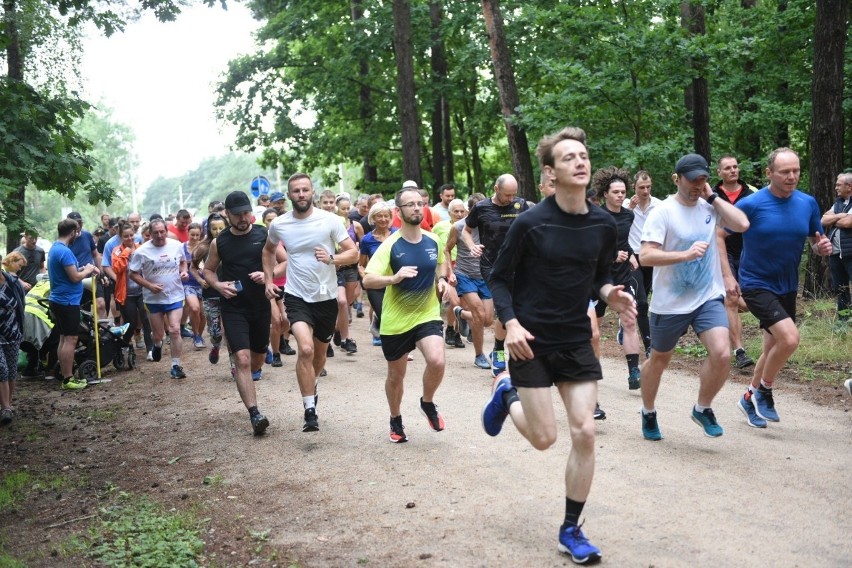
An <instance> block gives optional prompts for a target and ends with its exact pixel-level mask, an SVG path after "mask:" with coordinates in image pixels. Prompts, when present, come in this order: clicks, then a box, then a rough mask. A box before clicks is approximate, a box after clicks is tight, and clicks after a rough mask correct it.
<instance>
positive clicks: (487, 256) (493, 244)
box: [465, 198, 530, 271]
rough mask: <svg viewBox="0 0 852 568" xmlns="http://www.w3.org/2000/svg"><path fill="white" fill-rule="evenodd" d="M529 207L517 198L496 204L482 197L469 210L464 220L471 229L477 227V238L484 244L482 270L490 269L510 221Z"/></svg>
mask: <svg viewBox="0 0 852 568" xmlns="http://www.w3.org/2000/svg"><path fill="white" fill-rule="evenodd" d="M529 208H530V205H529V203H527V202H526V201H524V200H523V199H519V198H516V199H513V200H512V202H511V203H510V204H508V205H497V204H495V203H494V201H493V200H492V199H483V200H482V201H480V202H479V203H477V204H476V205H474V206H473V209H471V210H470V214H469V215H468V216H467V217H465V222H466V223H467V226H468V227H470V228H471V229H479V240H480V242H481V243H482V244H483V245H485V252H484V253H483V255H482V256H481V257H480V264H481V266H482V268H483V270H489V271H490V270H491V267H492V266H493V265H494V260H495V259H496V258H497V251H498V250H500V245H502V244H503V240H504V239H505V238H506V233H507V232H509V227H510V226H511V225H512V222H513V221H514V220H515V219H517V217H518V215H520V214H521V213H523V212H524V211H526V210H527V209H529Z"/></svg>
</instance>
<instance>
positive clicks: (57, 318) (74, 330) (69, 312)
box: [49, 302, 80, 335]
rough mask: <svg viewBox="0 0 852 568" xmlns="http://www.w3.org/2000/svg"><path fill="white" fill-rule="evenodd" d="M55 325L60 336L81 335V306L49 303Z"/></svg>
mask: <svg viewBox="0 0 852 568" xmlns="http://www.w3.org/2000/svg"><path fill="white" fill-rule="evenodd" d="M49 305H50V311H51V313H52V314H53V320H54V325H55V326H56V328H57V329H58V330H59V335H80V305H79V304H78V305H75V306H65V305H63V304H57V303H56V302H49Z"/></svg>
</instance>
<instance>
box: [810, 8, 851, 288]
mask: <svg viewBox="0 0 852 568" xmlns="http://www.w3.org/2000/svg"><path fill="white" fill-rule="evenodd" d="M848 13H849V0H817V3H816V20H815V22H814V77H813V88H812V89H811V93H812V95H811V96H812V107H813V110H812V121H811V133H810V147H811V148H810V180H811V186H810V192H811V195H813V196H814V198H816V200H817V202H818V203H819V207H820V211H825V210H827V209H828V208H829V207H830V206H831V204H832V203H834V198H835V191H834V182H835V180H836V178H837V174H839V173H841V172H842V171H843V136H844V130H843V67H844V63H845V61H844V53H845V50H846V17H847V14H848ZM826 272H827V270H826V262H825V259H823V258H822V257H819V256H817V255H814V254H810V256H809V258H808V269H807V270H806V271H805V283H804V292H805V294H807V295H809V296H816V295H818V294H820V293H822V292H823V291H824V290H825V288H826V285H827V284H829V283H828V281H827V278H826Z"/></svg>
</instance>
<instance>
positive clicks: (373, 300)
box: [367, 288, 385, 328]
mask: <svg viewBox="0 0 852 568" xmlns="http://www.w3.org/2000/svg"><path fill="white" fill-rule="evenodd" d="M367 299H368V300H370V305H371V306H372V307H373V313H374V314H376V326H378V327H380V328H381V325H382V301H384V299H385V289H384V288H381V289H379V290H367Z"/></svg>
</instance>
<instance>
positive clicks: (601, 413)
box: [594, 402, 606, 420]
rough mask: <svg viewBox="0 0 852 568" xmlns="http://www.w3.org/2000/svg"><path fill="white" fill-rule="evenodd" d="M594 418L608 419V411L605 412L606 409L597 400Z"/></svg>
mask: <svg viewBox="0 0 852 568" xmlns="http://www.w3.org/2000/svg"><path fill="white" fill-rule="evenodd" d="M594 418H595V420H606V412H604V409H603V408H601V405H600V404H599V403H597V402H596V403H595V413H594Z"/></svg>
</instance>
